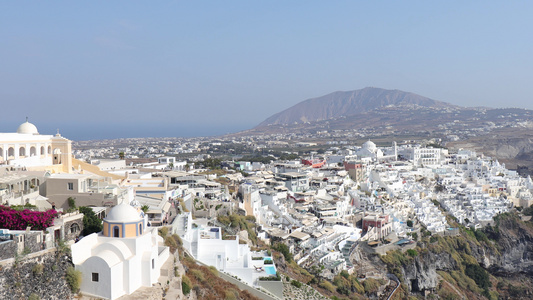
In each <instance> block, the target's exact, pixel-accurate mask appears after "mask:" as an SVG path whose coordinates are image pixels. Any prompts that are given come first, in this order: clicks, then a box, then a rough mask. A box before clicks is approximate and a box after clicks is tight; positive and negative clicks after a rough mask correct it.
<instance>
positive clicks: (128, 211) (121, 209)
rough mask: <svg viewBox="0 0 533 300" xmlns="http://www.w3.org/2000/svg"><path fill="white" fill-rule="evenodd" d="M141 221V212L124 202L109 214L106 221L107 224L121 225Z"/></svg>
mask: <svg viewBox="0 0 533 300" xmlns="http://www.w3.org/2000/svg"><path fill="white" fill-rule="evenodd" d="M139 220H142V217H141V215H140V214H139V212H138V211H137V210H136V209H135V208H133V207H132V206H130V205H128V204H126V203H124V202H122V203H121V204H119V205H116V206H115V207H113V208H112V209H111V210H110V211H109V213H108V214H107V217H106V218H105V219H104V221H107V222H120V223H130V222H138V221H139Z"/></svg>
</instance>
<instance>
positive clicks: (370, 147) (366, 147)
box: [363, 141, 377, 152]
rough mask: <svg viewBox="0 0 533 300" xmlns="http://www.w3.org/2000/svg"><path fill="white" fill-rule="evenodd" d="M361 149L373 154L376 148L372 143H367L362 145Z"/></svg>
mask: <svg viewBox="0 0 533 300" xmlns="http://www.w3.org/2000/svg"><path fill="white" fill-rule="evenodd" d="M363 148H364V149H368V150H370V151H372V152H374V150H376V148H377V147H376V144H374V143H373V142H372V141H367V142H365V143H364V144H363Z"/></svg>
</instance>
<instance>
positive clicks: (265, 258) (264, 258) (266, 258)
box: [263, 256, 272, 260]
mask: <svg viewBox="0 0 533 300" xmlns="http://www.w3.org/2000/svg"><path fill="white" fill-rule="evenodd" d="M263 260H272V257H269V256H265V257H263Z"/></svg>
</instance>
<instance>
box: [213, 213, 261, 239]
mask: <svg viewBox="0 0 533 300" xmlns="http://www.w3.org/2000/svg"><path fill="white" fill-rule="evenodd" d="M217 221H218V222H220V223H222V224H224V225H226V226H228V227H231V228H234V229H237V230H246V232H248V240H250V241H251V242H252V244H253V245H257V243H258V240H257V235H256V233H255V227H256V223H255V217H254V216H246V217H245V216H241V215H238V214H231V215H226V216H224V215H219V216H218V217H217Z"/></svg>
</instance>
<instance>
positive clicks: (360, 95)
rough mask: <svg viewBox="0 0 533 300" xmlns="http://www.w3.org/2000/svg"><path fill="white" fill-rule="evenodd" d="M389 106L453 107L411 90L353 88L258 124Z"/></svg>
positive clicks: (316, 118) (315, 118)
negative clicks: (409, 91) (353, 89)
mask: <svg viewBox="0 0 533 300" xmlns="http://www.w3.org/2000/svg"><path fill="white" fill-rule="evenodd" d="M391 105H392V106H412V105H416V106H422V107H431V108H446V107H450V108H451V107H454V106H453V105H451V104H448V103H445V102H440V101H436V100H432V99H429V98H426V97H423V96H420V95H417V94H413V93H408V92H403V91H399V90H385V89H380V88H373V87H367V88H364V89H361V90H355V91H348V92H334V93H331V94H328V95H325V96H321V97H317V98H312V99H308V100H305V101H302V102H300V103H298V104H296V105H294V106H293V107H291V108H288V109H286V110H284V111H282V112H280V113H277V114H275V115H273V116H271V117H269V118H267V119H266V120H265V121H263V122H262V123H261V124H259V125H258V126H257V127H264V126H267V125H280V124H293V123H305V122H316V121H321V120H328V119H336V118H341V117H348V116H353V115H356V114H361V113H365V112H368V111H371V110H374V109H376V108H380V107H385V106H391Z"/></svg>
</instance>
